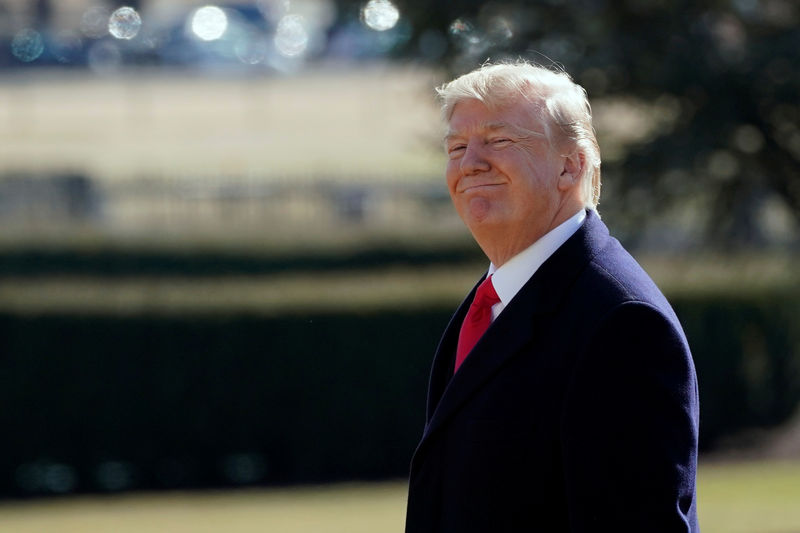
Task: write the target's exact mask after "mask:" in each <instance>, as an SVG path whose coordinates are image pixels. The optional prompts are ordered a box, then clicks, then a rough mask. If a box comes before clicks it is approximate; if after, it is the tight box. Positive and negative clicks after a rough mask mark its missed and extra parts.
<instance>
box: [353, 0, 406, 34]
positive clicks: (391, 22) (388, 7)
mask: <svg viewBox="0 0 800 533" xmlns="http://www.w3.org/2000/svg"><path fill="white" fill-rule="evenodd" d="M361 17H362V19H363V21H364V24H366V25H367V26H369V27H370V28H372V29H373V30H376V31H386V30H389V29H392V28H394V26H395V25H396V24H397V21H398V20H399V19H400V11H398V9H397V7H396V6H395V5H394V4H393V3H391V2H390V1H389V0H369V2H367V3H366V4H365V5H364V7H363V8H362V10H361Z"/></svg>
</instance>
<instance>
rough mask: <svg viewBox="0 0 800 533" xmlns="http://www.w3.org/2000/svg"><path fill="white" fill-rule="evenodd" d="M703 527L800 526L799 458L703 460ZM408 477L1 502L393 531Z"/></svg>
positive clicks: (136, 532)
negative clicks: (283, 487) (297, 486)
mask: <svg viewBox="0 0 800 533" xmlns="http://www.w3.org/2000/svg"><path fill="white" fill-rule="evenodd" d="M698 485H699V486H698V494H699V509H700V524H701V528H702V530H703V532H704V533H796V532H800V505H798V504H797V503H798V502H800V461H794V462H786V461H761V462H744V463H711V464H703V465H702V466H701V469H700V475H699V478H698ZM405 503H406V483H405V481H392V482H384V483H370V484H360V485H359V484H352V485H331V486H324V487H303V488H291V489H254V490H244V491H228V492H194V493H192V492H189V493H148V494H129V495H116V496H77V497H66V498H61V499H54V500H38V501H37V500H34V501H30V502H5V503H0V525H2V528H0V529H2V531H13V532H14V533H78V532H80V533H101V532H103V533H104V532H107V531H114V532H115V533H162V532H163V533H167V532H169V533H184V532H185V533H189V532H191V533H212V532H214V533H217V532H220V531H225V532H226V533H250V532H253V533H255V532H259V533H261V532H265V531H270V532H273V531H274V532H280V533H306V532H308V533H311V532H313V533H338V532H341V533H360V532H364V533H391V532H393V531H394V532H400V531H402V530H403V522H404V517H405Z"/></svg>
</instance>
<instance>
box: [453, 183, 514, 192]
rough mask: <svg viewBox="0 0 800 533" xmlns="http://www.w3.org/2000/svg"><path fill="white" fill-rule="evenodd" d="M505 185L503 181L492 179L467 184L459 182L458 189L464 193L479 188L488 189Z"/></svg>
mask: <svg viewBox="0 0 800 533" xmlns="http://www.w3.org/2000/svg"><path fill="white" fill-rule="evenodd" d="M500 185H503V184H502V183H501V182H496V181H491V182H475V183H466V184H463V185H462V184H459V186H458V188H457V189H456V190H457V192H460V193H464V192H470V191H476V190H479V189H486V188H491V187H498V186H500Z"/></svg>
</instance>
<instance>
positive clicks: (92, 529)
mask: <svg viewBox="0 0 800 533" xmlns="http://www.w3.org/2000/svg"><path fill="white" fill-rule="evenodd" d="M405 501H406V484H405V482H391V483H375V484H368V485H336V486H330V487H319V488H298V489H288V490H252V491H235V492H234V491H231V492H198V493H164V494H158V493H154V494H144V495H122V496H110V497H75V498H65V499H61V500H53V501H41V502H32V503H24V504H4V505H0V530H2V531H9V532H14V533H101V532H102V533H106V532H111V531H113V532H114V533H220V532H223V531H224V532H225V533H250V532H252V533H256V532H258V533H264V532H275V533H306V532H307V533H320V532H325V533H391V532H398V533H399V532H401V531H402V530H403V523H404V519H405Z"/></svg>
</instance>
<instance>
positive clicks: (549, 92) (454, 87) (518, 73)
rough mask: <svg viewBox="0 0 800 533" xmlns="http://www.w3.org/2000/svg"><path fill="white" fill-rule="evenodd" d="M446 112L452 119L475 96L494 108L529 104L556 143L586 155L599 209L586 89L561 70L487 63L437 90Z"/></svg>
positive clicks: (596, 152) (589, 196) (586, 188)
mask: <svg viewBox="0 0 800 533" xmlns="http://www.w3.org/2000/svg"><path fill="white" fill-rule="evenodd" d="M436 92H437V93H438V95H439V98H440V100H441V103H442V115H443V117H444V119H445V120H450V117H451V115H452V114H453V108H454V107H455V105H456V104H457V103H458V102H459V101H461V100H465V99H475V100H478V101H480V102H482V103H483V104H484V105H485V106H486V107H488V108H489V109H491V110H495V109H499V108H503V107H507V106H509V105H512V104H515V103H517V102H518V101H519V100H520V98H522V99H524V100H527V101H528V102H529V103H530V105H531V112H532V116H539V117H542V124H543V126H544V129H545V134H546V136H547V138H548V140H549V142H550V144H551V146H553V147H561V146H564V145H565V144H568V145H569V146H570V149H572V148H575V149H577V150H578V151H579V152H580V153H582V154H583V155H584V158H585V163H584V168H583V175H582V176H581V181H582V185H581V186H582V189H583V191H582V192H583V198H584V203H585V205H586V207H588V208H590V209H597V203H598V202H599V200H600V146H599V145H598V144H597V138H596V136H595V132H594V127H593V126H592V108H591V106H590V105H589V99H588V97H587V95H586V90H584V88H583V87H581V86H580V85H578V84H577V83H575V82H574V81H572V78H571V77H570V75H569V74H567V73H566V72H564V71H563V70H551V69H548V68H545V67H542V66H539V65H534V64H532V63H529V62H527V61H517V62H514V63H498V64H490V63H486V64H484V65H483V66H481V67H480V68H478V69H475V70H473V71H472V72H469V73H467V74H464V75H462V76H459V77H458V78H456V79H454V80H453V81H451V82H449V83H445V84H444V85H442V86H441V87H437V88H436Z"/></svg>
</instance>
